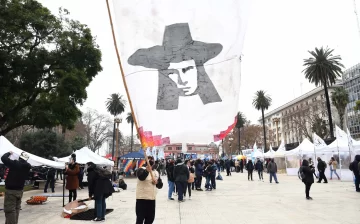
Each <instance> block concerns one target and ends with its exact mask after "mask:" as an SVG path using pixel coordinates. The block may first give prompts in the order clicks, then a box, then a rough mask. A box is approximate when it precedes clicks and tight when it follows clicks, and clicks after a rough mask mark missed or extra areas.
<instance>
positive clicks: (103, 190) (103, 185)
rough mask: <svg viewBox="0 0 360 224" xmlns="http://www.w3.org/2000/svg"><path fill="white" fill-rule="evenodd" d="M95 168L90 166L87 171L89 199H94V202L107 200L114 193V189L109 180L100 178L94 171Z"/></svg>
mask: <svg viewBox="0 0 360 224" xmlns="http://www.w3.org/2000/svg"><path fill="white" fill-rule="evenodd" d="M95 169H96V166H91V167H89V168H88V169H87V171H88V184H89V187H88V188H89V197H90V198H91V197H94V198H95V200H98V199H101V198H103V197H104V198H107V197H109V196H111V195H112V193H114V188H113V186H112V184H111V182H110V179H107V178H105V177H101V176H100V175H99V174H98V173H97V172H96V171H95Z"/></svg>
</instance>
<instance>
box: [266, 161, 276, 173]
mask: <svg viewBox="0 0 360 224" xmlns="http://www.w3.org/2000/svg"><path fill="white" fill-rule="evenodd" d="M267 169H268V171H269V173H277V165H276V163H275V162H273V161H271V162H270V163H269V164H268V166H267Z"/></svg>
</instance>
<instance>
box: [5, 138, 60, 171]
mask: <svg viewBox="0 0 360 224" xmlns="http://www.w3.org/2000/svg"><path fill="white" fill-rule="evenodd" d="M10 151H12V152H13V155H12V156H11V157H10V158H11V159H18V158H19V156H20V154H21V153H22V152H25V151H23V150H21V149H19V148H17V147H15V146H14V145H13V144H12V143H11V142H10V141H9V140H7V139H6V138H5V137H4V136H0V156H3V155H4V154H5V153H8V152H10ZM26 153H27V154H28V155H29V159H28V163H30V165H31V166H47V167H52V168H56V169H64V168H65V164H64V163H60V162H56V161H51V160H48V159H44V158H41V157H40V156H36V155H33V154H31V153H28V152H26ZM0 164H2V161H1V160H0Z"/></svg>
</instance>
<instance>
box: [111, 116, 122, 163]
mask: <svg viewBox="0 0 360 224" xmlns="http://www.w3.org/2000/svg"><path fill="white" fill-rule="evenodd" d="M114 122H115V124H116V130H115V131H116V134H115V136H116V153H115V169H117V167H118V165H117V164H118V158H117V157H118V151H119V124H120V123H121V122H122V119H121V118H115V120H114ZM112 157H113V158H114V147H113V151H112Z"/></svg>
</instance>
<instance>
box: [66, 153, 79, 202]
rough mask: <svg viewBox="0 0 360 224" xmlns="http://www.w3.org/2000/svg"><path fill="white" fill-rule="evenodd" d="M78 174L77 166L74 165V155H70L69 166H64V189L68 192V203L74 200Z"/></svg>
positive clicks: (77, 185)
mask: <svg viewBox="0 0 360 224" xmlns="http://www.w3.org/2000/svg"><path fill="white" fill-rule="evenodd" d="M79 172H80V167H79V164H77V163H76V154H72V155H71V157H70V161H69V164H68V165H66V169H65V174H66V175H67V176H66V189H67V190H69V203H70V202H72V201H75V200H76V197H77V189H78V188H79V178H78V174H79Z"/></svg>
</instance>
